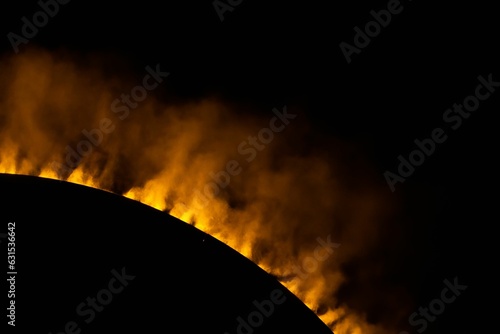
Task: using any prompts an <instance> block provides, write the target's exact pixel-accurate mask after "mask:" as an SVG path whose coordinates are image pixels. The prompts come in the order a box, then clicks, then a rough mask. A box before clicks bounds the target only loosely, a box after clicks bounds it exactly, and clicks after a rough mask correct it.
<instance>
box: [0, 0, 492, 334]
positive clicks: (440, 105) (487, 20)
mask: <svg viewBox="0 0 500 334" xmlns="http://www.w3.org/2000/svg"><path fill="white" fill-rule="evenodd" d="M239 2H241V3H240V4H238V5H237V6H233V7H232V8H233V10H232V11H229V10H228V11H225V12H224V13H223V14H221V15H222V16H223V21H221V18H220V16H219V14H218V13H217V11H216V9H215V8H214V5H213V3H212V2H211V1H209V0H207V1H203V2H202V1H200V2H196V3H195V2H192V1H175V2H165V3H162V4H161V5H160V4H159V3H157V2H154V1H150V0H143V1H137V2H116V3H114V4H111V3H109V2H105V3H103V2H98V1H77V0H73V1H70V2H69V3H67V4H64V5H59V7H60V8H59V10H58V13H57V14H55V15H54V17H53V18H50V19H49V21H48V23H47V24H46V25H45V26H43V27H40V28H39V31H38V33H37V34H36V36H34V37H32V38H29V42H28V44H27V45H26V44H20V45H19V46H18V47H19V52H20V53H22V52H23V50H25V48H26V47H28V46H29V47H32V46H36V47H41V48H44V49H50V50H57V51H60V52H67V53H72V54H77V55H79V57H81V59H82V60H81V61H83V62H85V61H86V59H87V58H86V57H87V56H88V55H91V54H92V55H95V54H97V55H99V57H100V58H101V60H102V62H103V63H104V64H106V70H109V73H110V74H117V73H120V74H123V75H124V76H127V77H132V78H136V79H137V80H140V78H142V76H143V75H144V68H145V67H146V66H147V65H150V66H153V65H154V64H158V63H159V64H161V68H162V69H164V70H165V71H168V72H170V73H171V74H170V76H169V78H168V79H167V80H166V82H165V84H164V85H162V86H161V87H160V88H159V90H157V91H155V95H157V96H158V97H159V98H160V99H163V100H165V101H170V102H176V101H186V100H197V99H202V98H203V97H206V96H217V97H218V98H221V99H223V100H225V101H232V102H235V103H238V104H240V105H244V106H247V107H248V109H251V110H252V112H255V113H262V114H263V115H264V114H267V113H269V112H270V111H271V110H272V108H275V107H277V108H281V107H282V106H283V105H287V106H288V107H289V108H296V109H297V110H300V115H301V117H303V120H304V121H307V122H308V124H310V131H309V132H308V133H307V134H306V135H304V138H303V142H304V145H306V146H307V145H309V144H310V143H314V145H320V146H323V147H322V149H323V150H327V151H328V150H329V149H330V148H329V146H328V143H329V141H328V140H322V138H335V139H336V140H340V141H342V142H346V143H349V145H353V146H355V147H356V148H357V149H358V150H359V152H360V155H362V156H363V160H366V161H369V163H370V164H371V165H372V168H373V169H374V174H375V175H379V179H378V181H377V182H379V183H380V184H387V182H386V179H385V177H384V173H385V172H386V171H391V172H393V173H396V172H397V169H398V164H399V160H398V156H399V155H402V156H403V157H405V158H408V156H409V155H410V153H411V152H412V151H413V150H415V149H416V144H415V143H414V141H415V139H419V140H424V139H425V138H430V137H431V133H432V132H433V130H434V129H436V128H442V129H443V130H444V131H445V135H446V136H447V137H446V138H447V139H446V140H445V141H444V142H442V143H438V144H436V147H435V151H434V152H433V153H432V155H431V156H430V157H425V161H424V163H423V164H422V165H421V166H418V167H416V168H415V171H414V172H413V173H411V175H410V176H409V177H407V179H406V181H405V182H404V183H397V184H396V185H395V191H394V193H393V194H392V195H393V196H394V198H395V200H397V201H398V203H400V204H399V205H400V208H399V210H400V212H399V215H400V216H399V217H400V219H401V224H402V225H401V226H402V228H403V229H404V230H406V231H409V232H410V233H409V234H410V235H411V236H412V237H411V240H407V241H403V242H402V243H403V244H405V251H404V254H411V257H409V258H408V262H407V263H406V265H405V266H404V267H403V268H402V271H401V275H402V276H404V277H403V278H401V277H398V280H401V279H403V280H405V281H407V282H408V289H410V290H411V291H412V292H413V294H414V295H415V296H416V303H417V304H419V305H422V306H424V305H428V303H429V301H430V300H432V299H433V298H435V297H436V296H438V295H439V292H440V291H441V289H442V287H443V283H442V281H443V280H444V279H446V278H447V279H449V280H452V279H453V278H454V277H458V278H459V281H460V282H463V284H466V285H468V289H467V290H466V291H465V292H464V293H463V296H461V297H460V301H457V302H456V303H454V304H452V306H449V309H448V306H447V309H446V311H445V313H444V314H443V315H442V316H440V318H438V320H437V321H436V322H435V323H433V325H430V326H429V328H428V329H427V332H429V333H431V332H433V333H452V332H454V331H456V330H460V332H462V333H465V332H467V330H474V331H477V332H479V329H480V328H482V329H487V328H488V329H492V327H491V326H490V325H489V323H490V322H491V321H490V320H489V319H491V314H492V313H493V310H489V308H488V306H485V305H484V304H482V301H483V299H484V298H486V297H487V296H490V295H492V294H493V290H494V289H495V288H494V287H495V285H493V284H492V283H491V282H490V280H491V277H490V274H489V271H490V270H491V269H492V268H491V267H492V266H494V265H496V260H495V258H494V257H493V256H494V254H495V252H493V251H492V250H491V249H492V248H493V247H492V246H493V245H494V238H493V234H494V232H493V231H494V229H493V225H494V224H496V221H497V218H496V216H495V215H493V216H489V215H488V213H489V212H488V209H489V208H491V207H492V206H493V205H494V204H493V200H492V199H493V197H495V196H496V191H495V190H494V189H491V188H493V187H494V185H493V179H494V178H495V179H496V172H497V169H496V168H494V167H493V166H494V163H493V161H494V160H495V158H496V155H497V149H496V146H495V148H494V145H493V143H494V140H495V142H496V140H497V136H496V134H497V133H498V129H497V126H498V124H497V123H496V122H495V121H493V119H494V115H495V114H496V113H497V112H498V107H497V106H498V99H499V97H498V96H497V95H498V94H500V87H498V86H497V88H495V87H494V85H493V86H491V89H492V90H491V91H489V92H490V93H491V94H490V96H489V97H488V98H486V99H485V100H484V101H481V102H480V105H479V108H478V109H477V110H476V111H473V112H471V113H470V116H469V117H468V118H463V117H462V122H461V123H460V125H458V123H455V122H458V120H456V119H455V121H448V122H446V121H445V120H444V119H443V115H444V114H445V113H446V111H447V109H449V108H453V104H454V103H457V104H459V103H460V104H461V103H463V102H464V99H465V98H466V97H467V96H469V95H474V93H475V90H476V87H477V86H478V84H480V81H479V80H478V77H479V76H482V77H483V78H485V79H487V78H488V76H489V75H490V74H491V76H492V81H495V82H500V70H499V69H500V67H499V66H498V59H499V58H498V55H499V51H498V15H497V13H498V12H497V11H496V10H494V9H493V6H492V5H491V6H489V7H491V8H489V7H488V5H479V4H473V5H472V4H469V3H460V2H450V3H449V4H440V5H439V7H438V6H437V5H436V4H435V3H433V2H430V1H420V0H418V1H417V0H414V1H409V0H405V1H402V2H401V3H400V4H399V7H397V6H395V5H394V2H392V1H376V2H373V1H372V2H365V3H360V2H347V1H342V2H335V3H331V4H329V5H328V6H326V5H324V4H322V3H309V2H291V1H273V2H272V4H270V3H269V2H266V1H250V0H245V1H232V3H239ZM220 3H225V4H227V3H229V1H220ZM388 3H392V5H394V6H395V7H393V10H394V11H398V14H392V15H391V21H390V22H389V23H388V24H387V26H386V27H383V28H381V30H380V32H379V33H378V34H376V36H374V37H371V40H370V42H369V44H368V45H367V46H366V47H363V48H359V49H358V51H359V52H358V53H352V54H351V55H350V58H351V59H350V60H351V61H350V63H348V61H347V59H346V57H345V55H344V54H343V52H342V49H341V47H340V46H339V45H340V44H341V43H342V42H345V43H348V44H350V45H352V46H355V43H354V37H355V34H356V31H355V30H354V28H355V27H359V28H360V29H361V30H363V29H364V27H365V24H366V23H367V22H369V21H372V20H373V16H372V15H371V14H370V11H372V10H374V11H380V10H382V9H387V8H388ZM392 5H391V6H392ZM396 8H397V9H396ZM39 10H40V6H39V4H37V2H36V1H23V2H19V1H18V2H14V3H12V2H9V3H8V4H7V3H6V4H4V7H3V9H2V10H1V11H0V12H1V14H0V27H1V31H0V33H1V34H2V42H1V43H0V48H1V50H0V52H1V53H0V54H1V56H5V55H11V54H14V53H15V51H14V49H13V47H12V44H11V42H10V41H9V38H8V34H9V33H10V32H13V33H15V34H17V35H22V32H21V28H22V26H23V21H22V20H21V18H22V17H23V16H26V17H27V18H29V20H30V21H32V16H33V14H34V13H35V12H37V11H39ZM89 59H90V58H89ZM117 59H119V60H120V61H117ZM89 61H90V60H89ZM0 75H1V74H0ZM499 85H500V84H499ZM495 89H496V92H495V91H494V90H495ZM486 91H487V90H484V89H483V90H482V91H481V92H486ZM234 112H235V113H238V112H240V113H246V112H248V110H247V109H241V110H238V109H235V110H234ZM453 125H455V126H456V128H455V129H453V128H452V126H453ZM311 145H312V144H311ZM332 149H333V148H332ZM386 189H387V192H391V189H390V187H389V185H387V187H386ZM490 190H493V191H490ZM490 193H491V194H490ZM395 275H396V276H397V274H395ZM493 302H494V301H493ZM383 305H384V301H383V300H381V301H380V307H381V308H383ZM479 305H481V306H480V307H479ZM477 308H480V309H481V312H482V314H481V316H478V317H476V316H475V315H473V314H474V312H477ZM409 328H410V327H408V328H407V329H406V330H409ZM401 330H404V328H402V329H401ZM413 332H416V331H415V330H413Z"/></svg>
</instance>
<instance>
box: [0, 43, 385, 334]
mask: <svg viewBox="0 0 500 334" xmlns="http://www.w3.org/2000/svg"><path fill="white" fill-rule="evenodd" d="M80 66H81V65H78V64H75V63H73V62H71V61H66V60H62V58H59V57H57V56H55V55H51V54H48V53H46V52H41V51H37V52H36V53H30V52H26V53H24V54H19V55H16V56H15V57H13V58H12V59H10V58H9V59H7V60H5V61H4V62H2V66H1V67H2V68H1V70H2V71H1V72H0V73H3V74H2V78H1V79H0V84H1V85H2V87H5V88H4V89H2V90H1V91H2V92H0V94H2V95H1V100H0V101H1V102H0V107H1V111H0V120H2V122H3V123H2V124H0V172H1V173H11V174H27V175H37V176H41V177H47V178H52V179H64V180H67V181H69V182H73V183H77V184H82V185H86V186H91V187H94V188H99V189H105V190H108V191H113V192H118V193H120V194H122V195H124V196H126V197H128V198H131V199H134V200H137V201H140V202H143V203H145V204H147V205H150V206H152V207H154V208H156V209H158V210H163V211H166V212H169V213H170V214H171V215H173V216H175V217H177V218H179V219H181V220H183V221H185V222H187V223H190V224H193V225H194V226H196V227H197V228H199V229H200V230H202V231H205V232H207V233H209V234H210V235H213V236H214V237H216V238H217V239H219V240H221V241H222V242H224V243H226V244H227V245H229V246H230V247H232V248H234V249H235V250H237V251H238V252H240V253H241V254H243V255H244V256H246V257H247V258H249V259H251V260H252V261H254V262H255V263H257V264H258V265H259V266H260V267H261V268H263V269H264V270H266V271H267V272H269V273H271V274H273V275H276V276H277V277H285V278H284V279H282V282H283V284H284V285H285V286H286V287H287V288H288V289H290V290H291V291H292V292H293V293H294V294H296V295H297V296H298V297H299V298H300V299H301V300H302V301H304V303H305V304H306V305H307V306H308V307H310V308H311V309H312V310H314V311H317V310H319V309H321V310H323V311H321V312H318V313H320V314H319V317H320V318H321V319H322V320H323V321H324V322H325V323H326V324H328V325H329V326H330V328H332V329H334V330H335V332H336V333H339V334H342V333H351V334H358V333H364V334H374V333H375V334H376V333H383V332H386V331H385V328H384V327H383V326H382V325H381V324H378V325H375V324H369V323H368V322H367V320H366V318H365V316H364V315H363V314H362V312H361V311H359V310H355V309H353V308H350V307H349V306H348V305H347V304H346V303H345V302H343V301H341V300H339V299H338V291H339V289H340V288H341V286H342V284H344V283H345V282H346V281H348V280H349V277H346V276H345V274H344V272H343V270H342V267H343V265H345V264H346V263H350V261H353V259H359V258H362V257H364V256H366V254H369V252H370V250H371V249H372V248H373V247H375V246H376V245H377V244H378V243H379V242H380V241H378V240H377V235H378V234H380V230H381V229H383V227H381V224H382V223H381V222H382V221H383V217H384V216H385V215H386V214H388V212H389V211H390V208H389V207H388V205H387V201H386V199H385V197H384V196H385V195H383V194H382V193H381V192H380V190H378V188H376V187H375V186H373V183H372V182H371V181H370V172H369V170H368V169H367V170H363V171H362V170H359V171H357V172H356V173H357V174H355V175H354V174H353V172H352V171H351V170H350V168H349V166H348V165H345V166H343V164H344V161H348V160H349V159H348V158H349V157H350V154H352V155H353V156H355V155H356V153H349V152H350V151H349V149H348V148H346V147H345V145H344V144H341V143H335V142H332V143H331V145H332V146H331V147H330V149H329V151H327V152H321V151H320V150H318V152H313V151H311V152H308V153H307V154H303V155H298V154H297V153H294V152H295V151H293V150H291V149H290V148H291V147H292V148H293V146H294V145H297V146H300V145H301V144H302V143H301V141H300V137H301V134H304V133H307V131H308V129H307V127H306V126H305V125H303V123H304V120H300V117H297V120H294V121H293V122H292V123H291V124H290V125H289V126H288V127H287V128H286V129H285V130H284V131H283V132H280V133H275V138H274V140H273V141H272V142H270V143H269V144H267V145H266V147H265V149H263V150H261V151H257V150H256V153H257V156H256V157H255V159H253V160H252V161H247V160H249V159H248V157H249V155H244V154H241V152H240V151H239V150H238V146H239V145H240V143H242V142H243V141H245V140H246V139H247V138H248V136H250V135H255V134H256V133H258V131H259V130H260V129H261V128H262V127H265V126H267V125H268V124H269V119H270V118H271V117H273V114H272V113H271V111H270V112H269V117H257V116H252V117H250V116H241V115H240V116H238V117H236V116H234V113H232V112H231V109H232V108H235V107H233V106H230V105H229V104H226V103H224V102H221V101H218V100H213V99H207V100H204V101H199V102H195V103H193V102H192V103H185V104H182V105H180V104H177V105H168V103H165V102H160V101H158V100H157V98H156V97H155V95H154V92H150V93H149V94H150V95H149V96H148V97H147V99H145V100H144V101H142V102H141V103H140V105H139V107H137V108H136V109H131V110H130V115H129V116H128V118H127V119H125V120H120V119H119V118H118V117H117V114H115V113H113V112H112V110H111V107H110V106H111V104H112V102H113V100H114V99H115V98H117V97H119V96H120V94H121V93H122V92H130V87H133V85H134V83H133V82H132V83H127V84H125V83H122V82H121V81H120V80H116V79H114V78H106V77H103V75H102V74H100V72H99V71H97V70H89V69H88V68H82V67H80ZM289 110H290V111H292V108H291V107H290V106H289ZM104 118H107V119H109V120H111V122H112V124H113V125H114V127H115V129H114V131H113V132H112V133H109V134H104V135H103V137H102V142H101V143H100V144H99V145H97V146H95V145H94V146H93V148H92V152H90V153H89V154H86V155H85V156H84V157H83V158H82V160H81V162H80V163H79V164H78V167H77V168H76V169H74V170H73V171H70V172H68V171H66V172H65V171H64V170H58V169H56V168H55V165H54V164H53V163H54V162H57V163H60V164H64V163H65V159H66V155H67V147H68V146H70V147H71V148H72V149H74V150H76V147H77V144H78V143H79V142H81V141H82V140H86V137H85V136H84V135H82V131H83V130H84V129H85V130H88V131H90V130H91V129H94V128H98V126H99V122H100V121H101V120H102V119H104ZM294 138H299V139H294ZM296 151H297V152H298V151H299V150H298V149H297V150H296ZM346 152H347V153H346ZM346 155H347V158H346ZM231 160H236V161H238V162H239V166H240V167H241V173H240V174H238V175H236V176H231V180H230V182H229V184H228V186H227V187H225V188H224V189H219V193H218V194H216V195H215V196H209V195H207V193H206V192H205V188H206V186H207V184H209V183H210V182H213V174H214V173H217V172H219V171H222V170H224V169H225V168H226V165H227V163H228V162H229V161H231ZM346 164H347V163H346ZM384 189H385V188H384ZM199 194H202V195H201V196H205V198H206V200H205V201H203V200H202V199H201V198H200V195H199ZM203 194H204V195H203ZM328 235H331V238H332V241H334V242H338V243H341V246H340V247H339V248H338V249H335V250H334V252H333V253H332V254H328V256H326V255H325V254H327V253H325V251H324V250H323V251H322V252H321V254H322V255H323V256H324V257H325V258H323V259H322V260H317V259H316V262H315V263H316V266H315V267H314V268H313V269H312V270H310V272H309V273H307V275H304V276H303V277H301V276H300V275H298V274H296V272H295V270H296V268H297V267H299V268H302V270H304V269H303V266H304V264H305V263H307V261H308V259H309V261H311V260H310V258H311V257H313V258H314V256H316V255H315V249H316V248H317V247H318V245H319V244H318V241H317V238H322V239H326V238H327V236H328ZM366 274H367V276H369V273H368V272H367V273H366ZM367 279H369V278H367ZM353 298H354V297H353ZM362 298H369V296H359V299H362ZM380 302H381V303H384V301H383V300H381V301H380Z"/></svg>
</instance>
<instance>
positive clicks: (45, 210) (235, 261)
mask: <svg viewBox="0 0 500 334" xmlns="http://www.w3.org/2000/svg"><path fill="white" fill-rule="evenodd" d="M0 188H1V190H2V193H3V196H2V199H1V203H2V204H1V211H0V219H1V222H0V224H1V225H0V226H1V227H0V228H1V229H0V233H5V232H7V225H8V223H9V222H15V233H16V235H15V238H16V239H15V242H16V254H15V256H16V264H15V266H16V267H15V269H16V271H17V275H16V284H15V285H16V293H15V294H16V296H15V303H16V304H15V305H16V321H15V324H16V326H15V327H12V326H8V325H6V322H7V321H8V319H6V318H5V315H3V314H2V318H3V319H6V320H4V321H3V324H2V327H4V326H6V327H7V329H8V332H16V333H28V331H27V330H31V331H33V330H36V333H54V334H55V333H82V334H85V333H157V332H162V333H216V334H224V333H226V332H227V333H229V334H234V333H245V334H249V333H298V332H302V333H308V334H311V333H320V334H321V333H331V331H330V330H329V329H328V328H327V326H326V325H324V324H323V323H322V322H321V321H320V320H319V319H318V318H317V316H316V315H315V314H314V313H313V312H312V311H311V310H309V309H308V308H307V307H306V306H305V305H304V304H303V303H302V302H301V301H300V300H299V299H298V298H296V297H295V296H294V295H293V294H292V293H290V292H289V291H288V290H287V289H286V288H285V287H283V286H282V285H281V284H280V283H279V282H278V281H277V280H276V279H274V278H273V277H272V276H270V275H268V274H267V273H266V272H265V271H263V270H261V269H260V268H259V267H258V266H257V265H255V264H254V263H253V262H251V261H250V260H248V259H246V258H245V257H243V256H242V255H240V254H239V253H237V252H236V251H235V250H233V249H231V248H230V247H228V246H226V245H225V244H223V243H222V242H220V241H218V240H216V239H215V238H213V237H211V236H209V235H207V234H206V233H204V232H202V231H200V230H198V229H196V228H195V227H193V226H191V225H189V224H186V223H184V222H182V221H180V220H178V219H176V218H174V217H172V216H170V215H168V214H166V213H164V212H160V211H158V210H155V209H153V208H151V207H148V206H146V205H143V204H141V203H139V202H136V201H132V200H129V199H127V198H124V197H121V196H118V195H115V194H112V193H108V192H106V191H102V190H97V189H93V188H89V187H84V186H80V185H76V184H72V183H68V182H63V181H56V180H50V179H44V178H39V177H33V176H23V175H7V174H0ZM241 237H242V238H244V237H245V236H244V235H242V236H241ZM0 241H1V244H0V248H1V249H2V258H5V259H6V257H7V256H6V255H7V243H6V242H7V241H6V240H5V239H2V240H0ZM2 262H4V263H5V264H4V265H3V266H2V268H3V272H4V275H5V273H6V272H7V271H8V268H6V267H7V264H6V261H2ZM113 270H115V271H116V272H117V273H118V274H121V273H122V270H123V271H124V273H125V274H126V275H129V276H134V278H133V279H132V278H129V280H128V281H127V286H126V287H124V288H123V289H120V286H121V284H120V283H119V282H118V280H113V284H114V285H113V288H115V291H118V290H120V291H119V292H115V293H113V292H111V294H108V293H107V292H105V291H104V292H100V291H101V290H103V289H107V290H108V291H109V289H110V288H109V283H110V281H111V280H112V279H113V277H116V276H115V275H114V274H113V273H112V271H113ZM2 276H3V275H2ZM2 281H3V283H2V295H3V296H4V297H3V298H2V309H3V310H4V311H3V312H5V313H6V314H7V312H8V311H6V307H7V306H6V305H7V301H6V300H7V297H6V293H4V292H7V291H8V286H7V285H6V284H5V279H3V280H2ZM276 289H279V290H280V291H283V296H284V297H281V298H286V299H285V301H284V303H282V304H280V305H274V310H273V311H272V314H271V315H269V317H266V316H263V319H264V321H263V323H262V325H260V326H258V327H256V328H251V330H250V331H248V328H246V329H245V328H243V327H242V328H240V331H239V332H238V321H237V318H238V317H242V318H243V319H245V321H248V315H249V314H250V313H251V312H253V311H256V310H257V308H256V306H255V305H254V304H253V301H254V300H256V301H258V302H261V301H263V300H269V299H270V294H271V292H272V291H274V290H276ZM99 293H100V296H101V298H102V299H101V300H105V299H106V298H107V297H109V296H112V297H111V298H112V299H111V300H110V301H106V302H107V303H108V304H107V305H104V306H102V309H101V310H100V311H93V313H94V315H95V317H93V318H92V315H91V313H92V312H91V311H89V310H90V309H92V308H91V307H90V306H88V304H87V297H91V298H96V296H97V295H98V294H99ZM82 303H84V307H81V308H80V314H78V311H77V308H78V307H79V306H81V304H82ZM97 304H98V305H101V304H100V303H99V302H98V301H97ZM4 306H5V307H4ZM82 313H83V315H82ZM254 320H255V321H258V320H259V317H258V316H256V317H255V319H254ZM72 322H74V323H72ZM87 322H88V323H87Z"/></svg>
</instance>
